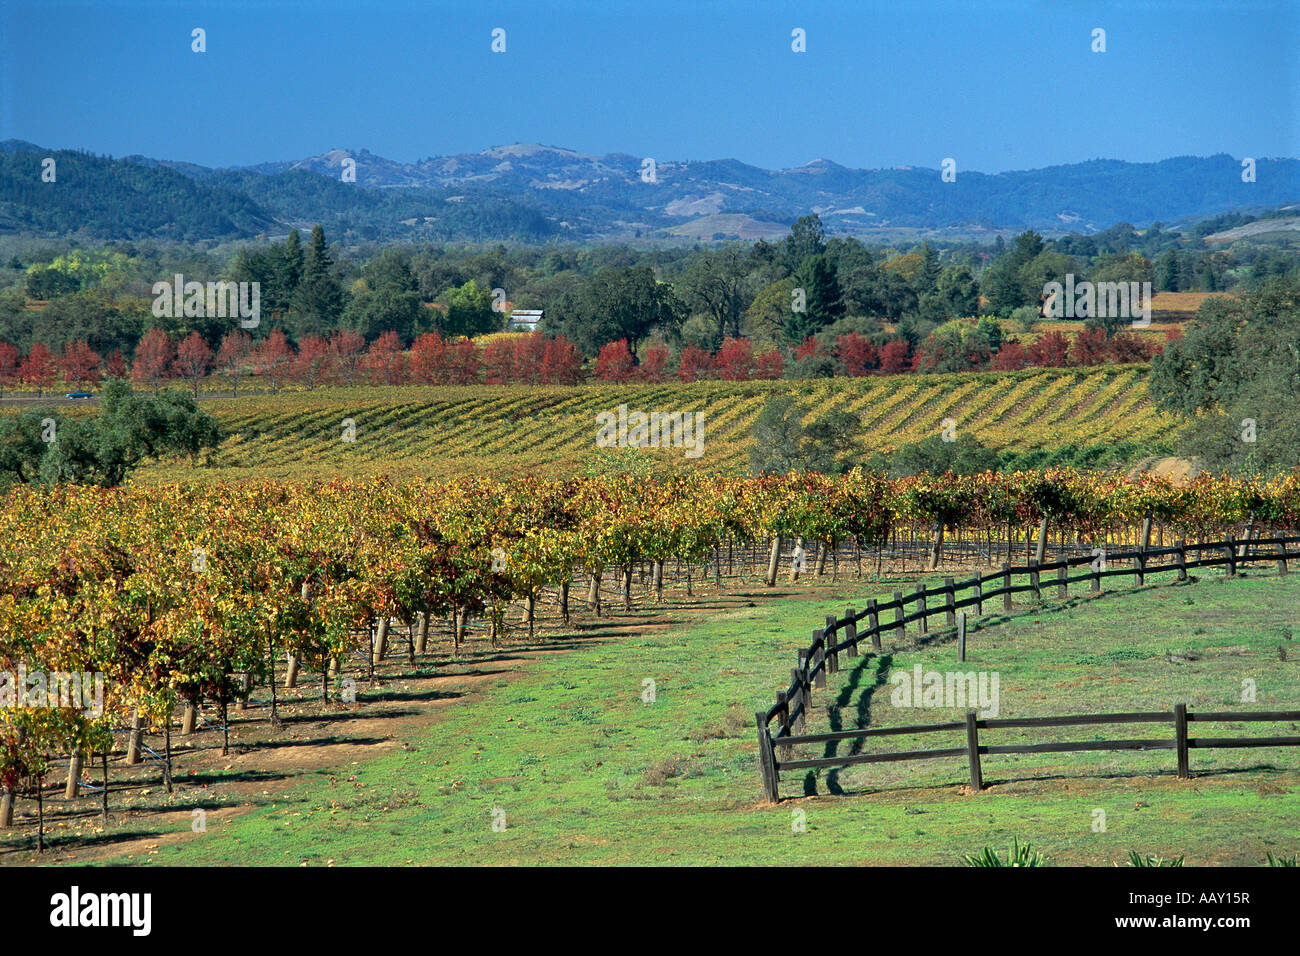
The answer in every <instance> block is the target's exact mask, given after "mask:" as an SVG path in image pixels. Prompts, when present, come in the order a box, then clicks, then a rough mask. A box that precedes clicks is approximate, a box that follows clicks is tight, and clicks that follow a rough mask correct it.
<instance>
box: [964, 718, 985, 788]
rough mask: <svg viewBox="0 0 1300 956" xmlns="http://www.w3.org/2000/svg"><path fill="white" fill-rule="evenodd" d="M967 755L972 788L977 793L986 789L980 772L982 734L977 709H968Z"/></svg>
mask: <svg viewBox="0 0 1300 956" xmlns="http://www.w3.org/2000/svg"><path fill="white" fill-rule="evenodd" d="M966 755H967V758H968V759H969V761H970V788H971V789H972V790H974V791H975V792H976V793H979V792H980V791H981V790H983V789H984V775H983V774H982V773H980V735H979V727H978V725H977V724H976V720H975V711H973V710H968V711H966Z"/></svg>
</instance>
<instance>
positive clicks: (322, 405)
mask: <svg viewBox="0 0 1300 956" xmlns="http://www.w3.org/2000/svg"><path fill="white" fill-rule="evenodd" d="M772 392H786V393H789V394H791V395H792V396H794V397H795V398H796V399H797V400H798V401H799V402H800V403H802V404H803V405H804V406H805V407H806V408H808V409H809V410H810V415H811V416H812V417H813V418H814V419H815V418H816V417H818V416H820V415H822V414H825V413H826V412H829V411H831V410H833V409H839V410H845V411H849V412H851V413H853V414H855V415H857V416H859V418H860V420H861V422H862V431H861V433H860V435H859V436H858V438H857V445H858V451H859V452H860V454H861V457H862V458H866V457H869V456H870V455H871V454H872V453H874V452H877V451H886V452H888V451H891V450H893V449H895V448H897V447H898V446H899V445H901V444H905V443H909V442H914V441H919V440H920V439H922V438H925V437H928V436H931V435H935V434H938V433H939V432H940V431H941V430H942V428H943V425H942V423H943V421H944V419H947V418H951V419H953V420H954V421H955V422H956V423H957V429H958V431H959V433H969V434H972V435H975V436H976V437H977V438H979V439H980V440H981V441H982V442H984V443H985V444H986V445H989V446H990V447H992V448H994V449H997V450H1001V449H1007V448H1014V449H1015V450H1016V451H1018V452H1027V451H1034V450H1038V449H1047V450H1054V449H1059V448H1060V447H1061V446H1062V445H1064V444H1066V443H1073V444H1075V445H1080V446H1090V445H1103V444H1113V443H1129V444H1134V445H1138V446H1145V445H1155V444H1156V443H1163V442H1166V441H1167V440H1168V439H1169V438H1170V436H1171V434H1172V433H1173V431H1174V430H1175V423H1174V422H1173V421H1172V420H1171V419H1170V418H1168V416H1166V415H1164V414H1162V413H1159V412H1156V411H1155V410H1154V409H1153V408H1152V406H1151V404H1150V401H1149V399H1148V397H1147V392H1146V386H1145V370H1144V368H1143V367H1139V366H1103V367H1097V368H1092V369H1081V370H1055V369H1028V370H1025V371H1022V372H1011V373H989V372H985V373H972V374H954V375H898V376H886V377H870V378H858V379H852V378H836V379H820V380H815V381H776V382H699V383H693V384H682V383H680V382H670V383H665V384H662V385H648V384H634V385H583V386H575V387H561V386H517V385H511V386H497V385H494V386H483V385H480V386H445V387H440V386H426V387H411V388H357V389H339V388H333V389H317V390H315V391H312V392H285V393H281V394H279V395H274V396H272V395H253V396H247V397H241V398H238V399H213V400H210V401H205V402H204V408H206V409H208V410H209V411H210V412H212V413H213V414H214V415H215V416H216V417H217V418H218V420H219V421H220V422H221V425H222V427H223V428H224V429H225V431H226V433H227V436H228V437H227V438H226V440H225V441H224V442H223V444H222V446H221V448H220V449H219V450H218V451H217V452H215V453H214V454H213V455H212V456H211V458H210V466H209V467H204V468H199V469H193V468H191V467H190V466H189V464H188V462H175V463H169V464H162V465H156V466H153V467H150V468H147V469H145V470H143V471H142V472H140V474H139V476H138V478H137V479H136V480H144V481H150V480H175V479H193V478H198V479H213V480H218V479H221V480H238V479H244V478H254V479H255V478H290V479H294V478H306V477H322V478H328V477H332V476H334V475H337V474H340V473H343V474H354V475H355V474H377V473H387V474H389V475H392V476H394V477H396V476H399V475H435V476H443V475H450V474H464V473H466V472H481V473H485V474H493V475H496V476H499V477H503V476H504V477H508V476H514V475H519V474H523V473H525V472H529V471H532V472H538V473H543V474H548V473H552V474H553V473H559V472H572V471H574V470H575V469H576V470H581V469H582V467H583V463H584V462H585V461H587V460H589V459H590V458H591V456H592V453H593V452H594V451H595V447H596V446H595V439H596V431H597V428H596V422H595V416H596V413H597V412H601V411H613V410H615V409H617V407H618V405H619V404H620V403H626V404H627V405H628V406H629V407H630V408H631V409H632V410H638V409H639V410H643V411H654V410H658V411H671V412H677V411H683V412H685V411H690V412H695V411H701V412H703V413H704V425H705V435H704V438H705V452H704V455H703V456H702V457H700V458H698V459H692V460H687V459H684V458H683V456H682V453H681V451H679V450H675V451H669V450H656V451H647V452H646V453H645V454H646V455H648V456H651V457H655V458H657V459H659V460H660V462H661V463H662V464H663V465H665V466H667V467H682V468H685V467H691V468H703V469H707V470H710V471H718V470H725V469H731V468H743V467H746V466H747V465H748V457H747V452H748V448H749V443H750V428H751V426H752V425H753V423H754V420H755V419H756V418H757V416H758V413H759V411H760V410H761V408H762V405H763V401H764V400H765V398H766V397H767V396H768V395H769V394H771V393H772ZM344 419H352V420H353V421H354V423H355V426H356V441H355V442H352V443H348V442H344V441H343V440H342V434H343V426H342V423H343V420H344Z"/></svg>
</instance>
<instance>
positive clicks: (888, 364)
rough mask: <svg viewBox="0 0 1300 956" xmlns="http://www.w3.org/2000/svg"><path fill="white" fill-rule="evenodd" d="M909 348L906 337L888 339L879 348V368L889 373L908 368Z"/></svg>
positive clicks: (909, 362)
mask: <svg viewBox="0 0 1300 956" xmlns="http://www.w3.org/2000/svg"><path fill="white" fill-rule="evenodd" d="M911 348H912V347H911V346H910V345H909V344H908V342H907V339H890V340H889V341H888V342H886V343H885V344H884V346H883V347H882V348H881V350H880V370H881V371H882V372H885V373H887V374H889V375H897V374H898V373H899V372H902V371H903V370H905V369H907V368H910V367H911V365H912V360H911V358H910V356H909V354H908V353H909V352H910V351H911Z"/></svg>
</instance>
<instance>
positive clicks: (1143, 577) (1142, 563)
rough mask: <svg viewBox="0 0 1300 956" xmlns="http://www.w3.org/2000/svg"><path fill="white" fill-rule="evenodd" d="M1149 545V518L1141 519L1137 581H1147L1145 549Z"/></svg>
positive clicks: (1144, 582)
mask: <svg viewBox="0 0 1300 956" xmlns="http://www.w3.org/2000/svg"><path fill="white" fill-rule="evenodd" d="M1150 547H1151V518H1150V517H1146V518H1143V519H1142V543H1141V544H1140V545H1139V546H1138V561H1137V575H1136V576H1137V583H1138V584H1139V585H1141V584H1146V583H1147V549H1148V548H1150Z"/></svg>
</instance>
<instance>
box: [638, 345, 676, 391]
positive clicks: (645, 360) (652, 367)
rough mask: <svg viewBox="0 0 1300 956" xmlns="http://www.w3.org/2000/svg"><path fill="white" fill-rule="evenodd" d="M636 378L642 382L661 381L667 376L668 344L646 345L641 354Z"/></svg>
mask: <svg viewBox="0 0 1300 956" xmlns="http://www.w3.org/2000/svg"><path fill="white" fill-rule="evenodd" d="M637 378H639V379H641V381H643V382H662V381H664V380H666V379H667V378H668V346H666V345H651V346H648V347H647V348H646V350H645V352H644V353H643V354H642V356H641V367H640V368H638V369H637Z"/></svg>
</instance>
